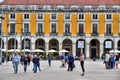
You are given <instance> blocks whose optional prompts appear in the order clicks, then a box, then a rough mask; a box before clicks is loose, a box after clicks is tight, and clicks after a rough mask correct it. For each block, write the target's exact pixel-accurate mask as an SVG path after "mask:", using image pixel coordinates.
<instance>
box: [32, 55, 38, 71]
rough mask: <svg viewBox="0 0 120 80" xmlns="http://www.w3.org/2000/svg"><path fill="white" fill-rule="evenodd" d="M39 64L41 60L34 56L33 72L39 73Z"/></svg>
mask: <svg viewBox="0 0 120 80" xmlns="http://www.w3.org/2000/svg"><path fill="white" fill-rule="evenodd" d="M38 64H39V59H38V58H37V55H34V58H33V65H34V67H33V72H34V73H36V72H37V65H38Z"/></svg>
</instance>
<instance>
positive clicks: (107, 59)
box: [104, 52, 111, 69]
mask: <svg viewBox="0 0 120 80" xmlns="http://www.w3.org/2000/svg"><path fill="white" fill-rule="evenodd" d="M104 63H105V67H106V69H110V68H111V67H110V53H109V52H107V53H106V55H105V59H104Z"/></svg>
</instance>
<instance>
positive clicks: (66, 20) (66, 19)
mask: <svg viewBox="0 0 120 80" xmlns="http://www.w3.org/2000/svg"><path fill="white" fill-rule="evenodd" d="M66 14H69V15H70V19H65V15H66ZM64 20H65V21H71V14H70V13H65V14H64Z"/></svg>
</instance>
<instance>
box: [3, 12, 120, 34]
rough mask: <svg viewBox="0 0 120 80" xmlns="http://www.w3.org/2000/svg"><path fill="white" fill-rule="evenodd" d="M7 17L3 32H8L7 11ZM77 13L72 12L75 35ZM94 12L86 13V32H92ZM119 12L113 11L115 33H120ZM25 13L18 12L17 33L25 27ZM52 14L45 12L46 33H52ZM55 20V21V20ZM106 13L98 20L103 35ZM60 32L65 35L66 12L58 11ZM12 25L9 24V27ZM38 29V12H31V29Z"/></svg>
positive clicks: (34, 32) (72, 30)
mask: <svg viewBox="0 0 120 80" xmlns="http://www.w3.org/2000/svg"><path fill="white" fill-rule="evenodd" d="M3 16H4V17H5V19H4V20H2V30H3V34H6V33H7V30H8V31H9V29H7V24H9V15H8V14H7V13H6V14H4V15H3ZM77 17H78V15H77V13H71V22H70V23H71V32H72V34H73V35H75V34H77V27H78V21H77ZM91 17H92V13H85V33H86V34H91V27H92V26H91V24H92V18H91ZM119 18H120V16H119V14H116V13H113V20H112V28H113V34H118V33H119V20H120V19H119ZM23 21H24V20H23V14H22V13H16V23H17V24H16V29H17V34H20V33H21V28H22V27H23V23H24V22H23ZM50 22H51V20H50V14H49V13H44V26H43V27H44V30H43V31H44V33H45V34H50V27H51V25H50ZM53 22H54V21H53ZM105 24H106V13H99V20H98V28H99V29H98V33H99V34H100V35H101V34H102V35H104V33H105V27H106V25H105ZM57 25H58V28H57V29H58V34H59V35H63V33H64V13H58V22H57ZM9 27H10V26H8V28H9ZM36 29H37V13H31V14H30V30H31V33H32V34H36Z"/></svg>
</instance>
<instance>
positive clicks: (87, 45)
mask: <svg viewBox="0 0 120 80" xmlns="http://www.w3.org/2000/svg"><path fill="white" fill-rule="evenodd" d="M86 58H90V52H89V43H86Z"/></svg>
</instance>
